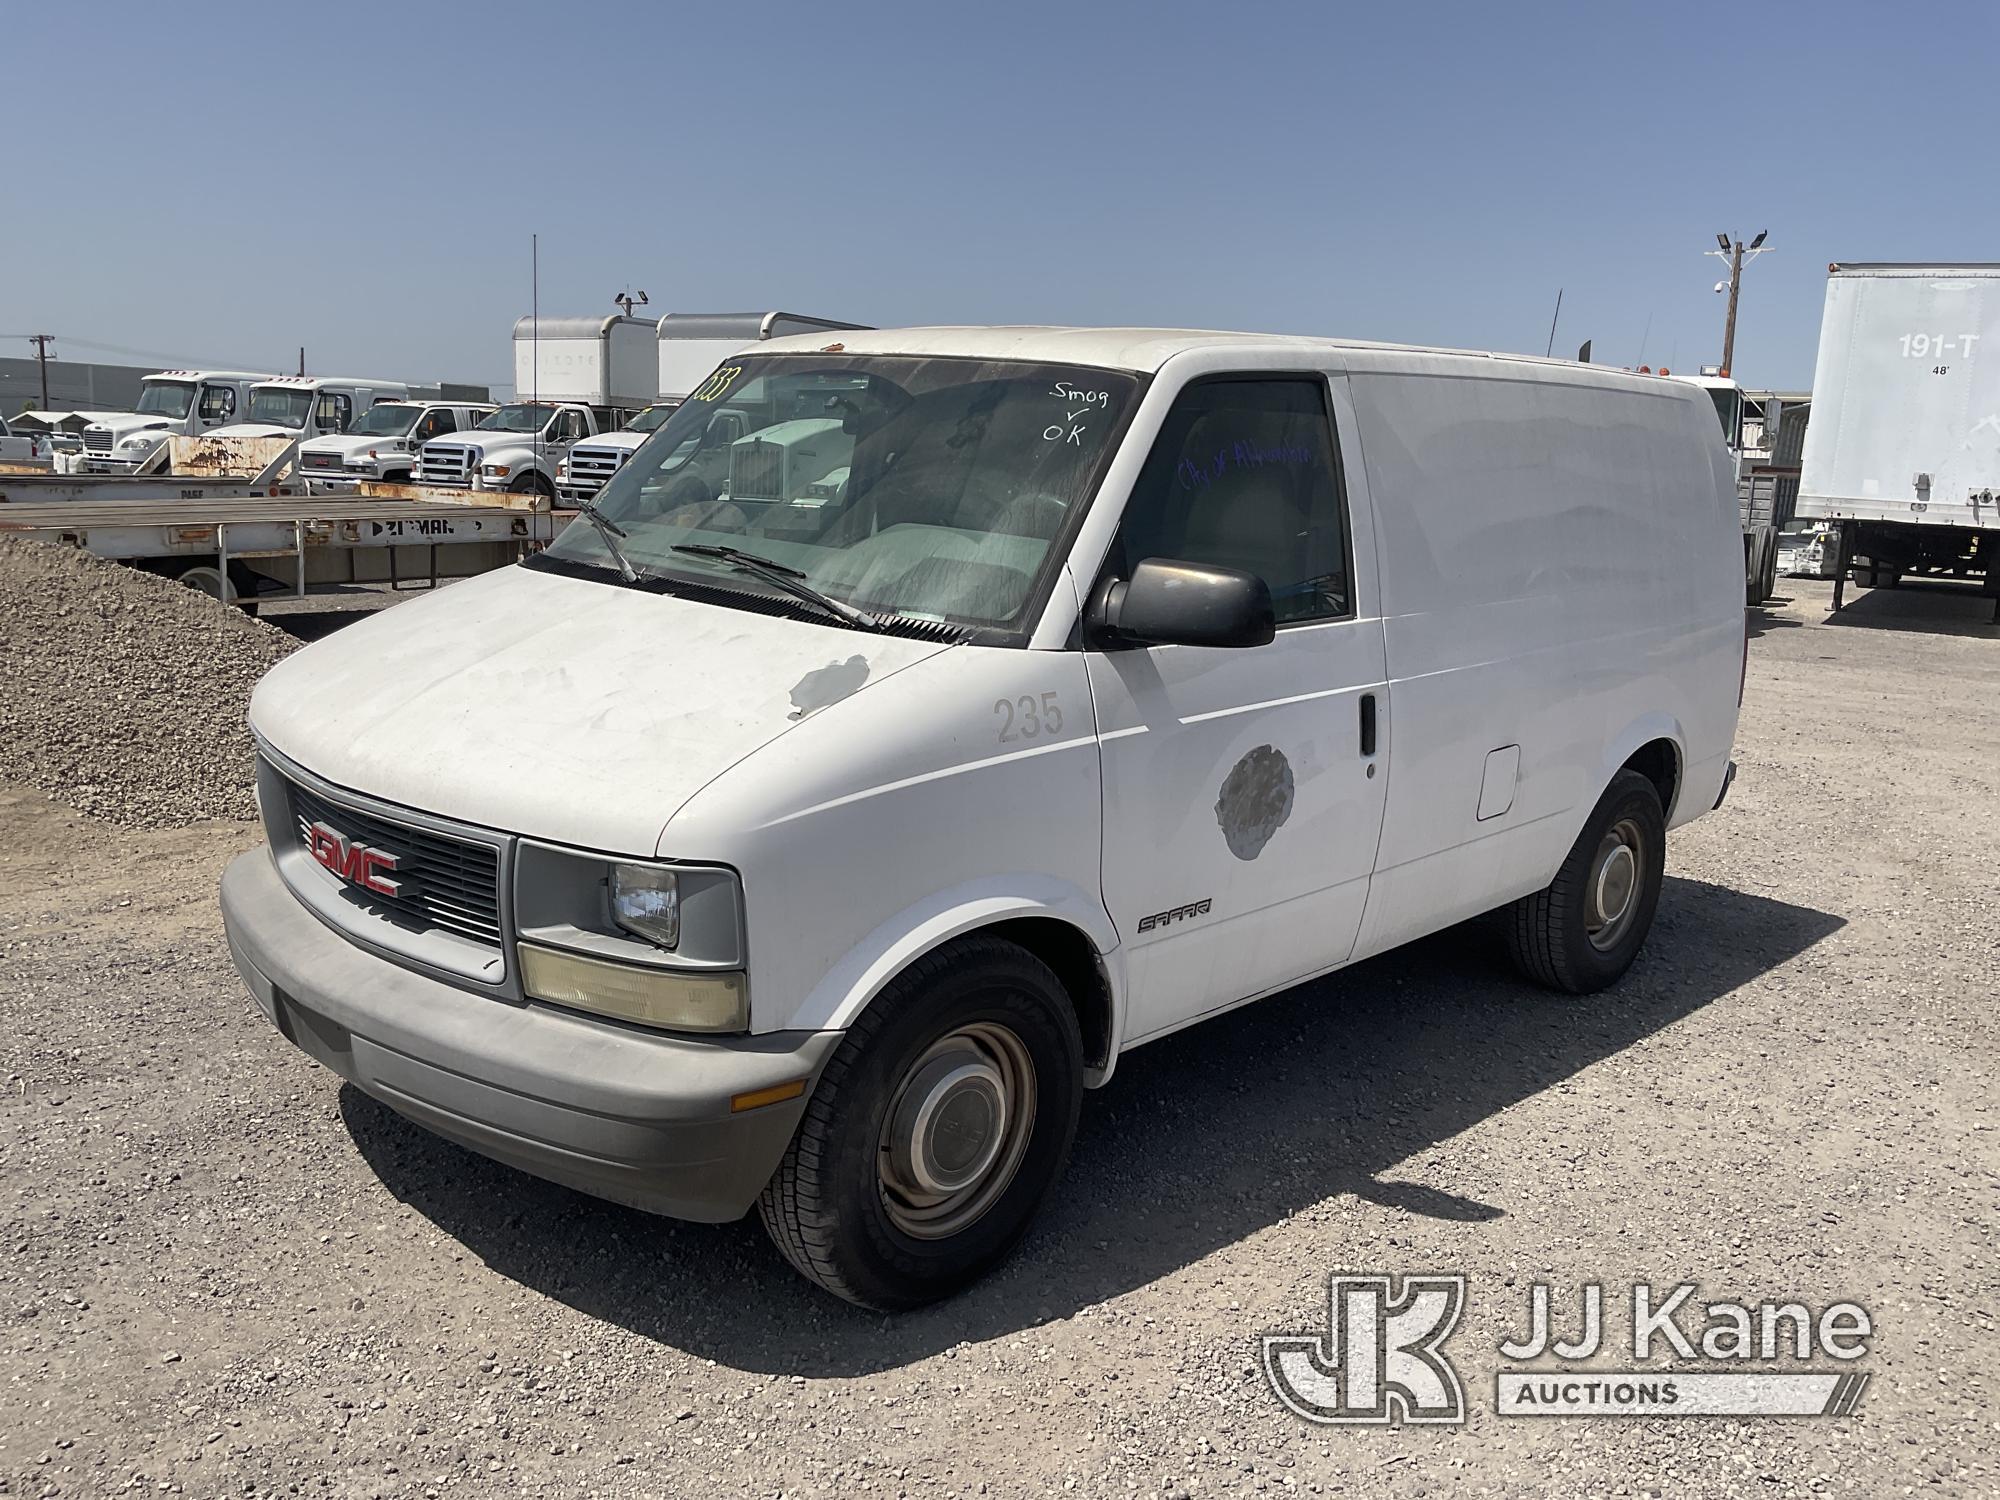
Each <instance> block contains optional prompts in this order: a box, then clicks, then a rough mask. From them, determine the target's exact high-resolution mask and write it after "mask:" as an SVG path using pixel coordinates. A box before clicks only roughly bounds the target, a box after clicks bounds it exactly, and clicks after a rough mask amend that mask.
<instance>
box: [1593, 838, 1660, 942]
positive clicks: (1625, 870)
mask: <svg viewBox="0 0 2000 1500" xmlns="http://www.w3.org/2000/svg"><path fill="white" fill-rule="evenodd" d="M1644 849H1645V836H1644V835H1643V834H1642V833H1640V832H1639V825H1638V824H1636V823H1634V822H1633V821H1632V820H1631V819H1629V818H1621V819H1620V820H1619V821H1618V822H1616V823H1614V824H1612V826H1611V827H1610V828H1609V829H1607V830H1606V831H1605V834H1604V838H1603V841H1602V842H1601V843H1599V844H1598V846H1597V856H1596V858H1595V859H1593V860H1592V861H1591V864H1590V881H1589V888H1588V896H1587V899H1586V902H1585V906H1586V910H1585V913H1584V930H1585V931H1586V932H1587V933H1588V934H1589V936H1590V942H1591V946H1592V947H1594V948H1598V949H1600V950H1602V949H1608V948H1613V947H1616V946H1617V944H1618V941H1619V939H1621V938H1622V937H1624V936H1625V932H1626V929H1627V928H1629V927H1630V926H1631V925H1632V915H1633V913H1634V912H1635V911H1636V910H1637V909H1638V905H1639V882H1640V880H1641V878H1642V876H1641V870H1642V868H1643V867H1642V865H1641V864H1640V856H1641V854H1642V853H1643V852H1644Z"/></svg>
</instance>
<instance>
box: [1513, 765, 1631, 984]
mask: <svg viewBox="0 0 2000 1500" xmlns="http://www.w3.org/2000/svg"><path fill="white" fill-rule="evenodd" d="M1666 833H1667V829H1666V817H1665V815H1664V813H1663V812H1662V811H1661V808H1660V794H1659V792H1658V791H1657V790H1656V789H1655V788H1654V786H1653V783H1652V782H1650V781H1648V780H1647V779H1646V778H1645V777H1643V776H1641V775H1640V774H1639V773H1638V772H1636V771H1620V772H1619V773H1618V774H1617V775H1616V776H1614V777H1612V778H1611V785H1610V786H1609V787H1608V788H1607V789H1606V790H1605V793H1604V795H1603V797H1601V798H1600V799H1599V800H1598V803H1597V806H1596V808H1595V809H1594V810H1593V811H1592V812H1591V815H1590V819H1589V821H1588V822H1586V823H1585V824H1584V826H1583V832H1582V833H1580V834H1578V835H1577V839H1576V843H1575V844H1573V845H1572V846H1571V847H1570V851H1569V856H1568V858H1566V859H1565V860H1564V861H1563V863H1562V868H1561V869H1559V870H1558V871H1557V872H1556V878H1555V879H1554V880H1552V881H1550V882H1549V885H1548V888H1547V889H1546V890H1540V891H1537V892H1535V894H1534V895H1532V896H1523V897H1522V898H1521V899H1520V900H1519V901H1516V902H1515V903H1514V905H1513V908H1512V909H1511V911H1510V912H1509V913H1508V916H1509V922H1508V927H1507V945H1508V948H1509V950H1510V951H1511V952H1512V954H1513V957H1514V962H1515V964H1516V965H1518V966H1519V968H1520V970H1521V972H1522V973H1523V974H1524V975H1526V976H1527V977H1528V978H1529V979H1532V980H1533V981H1534V982H1535V983H1537V984H1540V985H1544V986H1546V987H1547V988H1549V989H1552V990H1564V991H1567V992H1568V993H1570V994H1572V995H1587V994H1589V993H1591V992H1592V991H1595V990H1601V989H1603V988H1604V987H1605V986H1606V985H1609V984H1614V983H1616V982H1617V981H1618V980H1619V979H1620V978H1621V977H1622V976H1623V975H1624V973H1625V971H1626V970H1627V969H1629V968H1631V967H1632V960H1633V959H1635V958H1637V957H1638V956H1639V948H1640V945H1641V944H1643V943H1644V942H1645V941H1646V933H1647V931H1648V930H1649V929H1650V928H1651V927H1652V925H1653V912H1654V910H1655V908H1656V907H1657V906H1658V905H1659V900H1660V882H1661V879H1662V877H1663V876H1664V874H1665V872H1666Z"/></svg>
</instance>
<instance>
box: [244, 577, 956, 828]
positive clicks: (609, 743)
mask: <svg viewBox="0 0 2000 1500" xmlns="http://www.w3.org/2000/svg"><path fill="white" fill-rule="evenodd" d="M945 649H947V648H946V647H944V646H942V645H938V644H934V643H932V642H928V641H913V640H903V639H900V638H897V637H892V636H877V635H863V634H860V633H857V632H855V631H852V630H845V629H841V628H839V627H836V626H830V625H817V624H812V623H808V622H805V621H801V620H792V619H785V618H783V617H778V616H771V615H762V614H752V613H750V612H749V611H747V610H737V609H730V608H727V607H724V606H719V605H711V604H699V603H695V602H692V601H690V600H685V599H675V598H672V597H669V596H664V595H660V594H652V593H645V592H641V591H639V590H636V589H627V588H619V587H616V586H613V585H610V584H603V583H595V582H592V581H589V580H586V579H575V578H563V577H558V576H555V575H552V574H547V573H536V572H530V571H528V570H526V569H524V568H503V569H501V570H499V571H498V572H495V573H489V574H486V575H484V576H482V577H479V578H475V579H471V580H469V581H467V582H465V583H459V584H453V585H451V586H449V587H447V588H445V589H444V590H442V591H440V592H439V593H437V594H434V595H427V596H425V597H423V598H421V599H416V600H412V601H410V602H408V603H405V604H399V605H397V606H396V607H394V608H393V609H388V610H384V611H382V612H381V613H380V614H377V615H373V616H370V617H369V618H367V619H365V620H362V621H359V622H357V623H356V624H353V625H350V626H348V627H347V628H346V629H344V630H341V631H339V632H338V633H336V634H334V635H331V636H328V637H327V638H326V639H324V640H321V641H317V642H315V643H314V644H312V645H310V646H307V647H306V648H304V649H303V650H301V651H297V652H295V653H293V654H292V655H291V656H289V657H287V658H286V659H285V660H284V661H283V662H281V663H279V665H278V666H277V667H275V668H273V669H272V671H271V672H270V673H268V674H267V675H266V676H265V678H264V680H263V681H262V682H261V683H259V684H258V687H257V691H256V694H255V696H254V697H253V698H252V700H251V705H250V722H251V726H252V728H254V729H255V730H256V731H257V733H258V734H259V735H261V736H262V737H263V738H264V739H265V740H266V741H268V742H269V743H270V745H271V746H272V747H273V748H274V749H276V750H277V751H278V752H279V753H280V754H282V755H285V756H287V757H289V758H290V759H292V760H294V761H296V762H298V763H299V764H300V765H302V766H304V767H306V768H307V769H308V770H310V771H313V772H314V773H316V774H317V775H319V776H322V777H324V778H325V779H326V780H328V781H331V782H333V783H334V784H335V785H336V786H343V787H348V788H350V789H352V790H354V791H359V792H366V793H368V794H369V795H371V796H375V797H380V798H382V799H384V800H385V801H389V802H395V803H400V804H402V805H403V806H406V807H413V808H420V809H423V810H425V811H427V812H433V813H437V814H439V815H441V816H444V817H448V818H456V819H459V820H462V821H464V822H468V823H476V824H479V825H480V826H482V827H487V828H496V829H502V830H506V831H509V832H514V833H523V834H529V835H532V836H534V837H537V838H545V839H550V840H554V841H557V842H561V843H567V844H575V845H578V846H581V847H585V848H592V849H602V850H604V851H606V852H608V853H619V854H635V855H644V856H650V855H651V854H652V853H653V851H654V848H655V845H656V844H657V842H658V839H659V836H660V833H661V831H662V830H663V829H664V828H665V827H666V824H667V822H668V820H669V819H670V818H672V816H673V814H674V813H675V812H676V811H677V810H678V809H679V808H680V806H681V804H682V803H684V802H685V801H686V800H687V799H688V798H689V797H691V796H692V795H693V794H694V793H695V792H697V791H699V790H700V789H701V788H702V787H703V786H705V785H707V784H708V783H709V782H710V781H712V780H713V779H714V778H715V777H717V776H719V775H721V774H722V773H723V772H724V771H727V770H728V769H729V768H730V767H731V766H733V765H735V764H736V763H737V762H738V761H739V760H741V759H742V758H743V757H744V756H746V755H748V754H750V753H751V752H752V751H754V750H756V749H758V748H759V747H761V746H763V745H765V744H768V743H769V742H770V741H771V740H773V739H775V738H777V737H778V736H779V735H781V734H784V733H785V732H787V731H788V730H790V729H792V728H794V727H796V725H797V724H798V722H799V721H798V720H796V719H794V718H792V714H793V712H794V710H795V708H796V707H797V704H796V702H795V700H794V698H793V693H794V691H795V690H796V689H797V688H798V687H799V685H800V683H801V682H802V680H803V679H804V678H805V677H806V676H807V675H808V674H810V673H812V672H815V671H817V670H819V669H822V668H824V667H825V666H826V665H827V664H828V663H829V662H841V663H847V662H850V661H852V660H853V659H855V658H857V657H858V658H859V659H860V660H861V662H862V666H863V671H864V676H865V681H864V682H858V683H856V684H855V689H854V690H855V691H865V690H866V688H867V686H871V685H873V684H874V683H876V682H879V681H881V680H882V679H883V678H884V677H887V676H889V675H890V674H892V673H894V672H897V671H900V670H901V669H902V668H904V667H907V666H910V665H912V664H914V663H916V662H919V661H922V660H924V659H925V658H926V657H929V656H934V655H936V654H937V653H938V652H939V651H942V650H945Z"/></svg>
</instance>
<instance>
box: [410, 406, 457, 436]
mask: <svg viewBox="0 0 2000 1500" xmlns="http://www.w3.org/2000/svg"><path fill="white" fill-rule="evenodd" d="M452 426H453V423H452V419H451V413H450V412H449V411H446V410H445V409H443V408H442V407H440V408H438V409H437V410H435V411H427V412H425V413H424V415H423V420H422V421H420V422H418V423H417V431H416V441H417V442H420V443H427V442H429V441H430V440H431V439H432V438H434V437H437V436H439V435H440V434H441V433H446V432H450V431H451V430H452Z"/></svg>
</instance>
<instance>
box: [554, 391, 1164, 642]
mask: <svg viewBox="0 0 2000 1500" xmlns="http://www.w3.org/2000/svg"><path fill="white" fill-rule="evenodd" d="M1142 386H1143V382H1142V381H1141V380H1140V379H1139V378H1138V377H1137V376H1134V375H1130V374H1125V373H1123V372H1119V371H1112V370H1098V369H1090V368H1085V367H1081V366H1073V365H1045V364H1032V363H1024V362H1015V361H1001V360H977V359H956V358H934V357H919V356H913V355H868V356H859V355H842V356H839V357H829V356H827V355H820V354H811V355H773V356H768V357H765V358H757V357H754V356H753V357H750V358H746V359H743V360H742V361H741V362H740V363H737V362H732V363H730V364H727V365H724V366H723V367H722V368H721V369H719V370H717V371H716V372H715V373H714V374H713V375H711V376H710V377H709V378H708V380H707V381H706V382H704V383H703V384H702V385H701V386H699V387H698V388H697V389H696V390H695V392H694V394H693V395H692V396H690V397H689V398H688V399H687V401H686V402H684V403H683V404H682V405H681V406H679V407H678V408H676V410H675V411H674V413H673V415H672V416H671V417H670V418H669V419H668V420H667V421H666V423H665V424H664V425H663V426H661V428H660V429H659V431H657V432H655V433H654V434H653V436H652V437H651V438H649V439H647V441H646V443H645V445H644V446H643V447H641V448H640V449H639V450H638V451H637V452H636V453H634V454H633V455H632V458H631V460H630V461H629V462H628V463H626V465H625V466H624V468H622V469H620V470H619V471H618V473H617V475H616V476H615V477H613V478H612V479H611V480H610V481H609V482H608V483H607V484H606V485H605V487H604V489H603V490H602V491H601V492H600V493H599V496H598V500H597V509H598V511H599V512H600V513H601V514H602V515H603V516H605V517H606V518H608V519H609V520H610V521H611V522H612V523H613V524H614V525H616V526H617V527H619V528H621V529H622V531H623V532H624V537H623V539H622V540H621V542H620V543H619V545H620V547H621V549H622V550H623V551H624V553H625V554H626V556H627V557H628V558H629V559H630V561H631V562H632V564H633V565H634V566H635V567H636V568H638V569H640V570H642V571H644V572H647V573H651V574H657V575H659V576H661V577H664V578H666V579H668V580H674V579H681V580H686V581H690V582H699V583H702V584H706V585H708V586H709V587H711V588H713V587H718V586H719V587H723V588H730V589H740V590H742V591H744V592H748V593H758V594H762V593H765V592H767V590H765V589H764V588H763V586H762V585H760V584H759V583H758V582H757V580H756V579H755V578H754V577H750V576H746V575H745V574H744V573H743V572H741V571H740V570H737V569H733V568H732V567H731V565H730V563H729V561H728V560H727V559H724V558H713V559H709V558H702V557H698V556H691V555H689V554H687V553H685V552H677V551H676V550H675V548H676V547H682V546H689V545H693V546H703V547H728V548H734V549H737V550H739V551H741V552H745V553H751V554H754V555H756V556H757V557H760V558H765V559H769V560H771V561H773V562H776V563H779V564H780V565H781V566H783V567H784V568H788V569H796V570H797V571H798V572H799V573H801V574H803V575H804V579H805V581H806V582H807V583H809V584H810V585H811V586H812V587H813V588H815V589H817V590H819V591H820V592H821V593H823V594H826V595H828V596H830V597H832V598H833V599H835V600H838V601H840V602H841V603H843V604H850V605H853V606H855V607H856V608H859V609H862V610H865V611H868V612H870V613H872V614H877V615H897V616H902V617H906V618H911V619H918V620H935V621H948V622H952V623H957V624H962V625H967V626H972V627H990V628H996V629H1003V630H1004V629H1018V628H1020V627H1021V626H1022V625H1023V623H1024V619H1023V617H1024V616H1025V614H1026V612H1027V610H1028V609H1029V607H1030V605H1031V603H1032V602H1033V600H1034V598H1035V595H1036V592H1037V584H1038V582H1039V581H1040V580H1041V579H1042V577H1043V576H1044V572H1045V569H1046V568H1047V567H1050V566H1053V564H1054V563H1055V562H1056V561H1057V559H1056V558H1055V557H1054V556H1052V549H1053V548H1054V546H1055V544H1056V542H1057V540H1058V538H1062V537H1067V535H1068V534H1069V530H1068V523H1069V521H1070V520H1071V519H1072V518H1073V517H1075V516H1076V515H1077V514H1079V513H1080V511H1081V510H1082V508H1083V506H1084V504H1085V503H1086V502H1087V501H1088V499H1089V498H1090V495H1091V492H1092V490H1093V489H1094V488H1095V487H1096V484H1097V480H1098V477H1099V476H1100V474H1101V473H1102V472H1103V468H1104V465H1105V462H1106V461H1107V460H1108V458H1109V457H1110V454H1111V453H1112V451H1113V450H1114V448H1115V447H1116V445H1117V439H1118V437H1119V435H1120V433H1121V432H1122V430H1123V427H1124V423H1125V420H1126V419H1127V418H1128V417H1129V416H1130V415H1131V412H1132V409H1133V407H1134V406H1136V405H1137V403H1138V397H1139V394H1140V391H1141V389H1142ZM548 555H549V556H550V557H551V558H553V559H557V560H567V561H572V562H582V563H589V564H593V565H596V566H599V567H605V568H615V567H616V559H615V558H613V557H612V556H611V554H610V553H609V552H608V551H607V549H606V547H605V544H604V541H603V539H602V537H601V536H600V534H599V533H598V531H597V530H596V528H595V527H593V526H591V525H587V524H576V525H571V526H570V527H569V528H567V529H566V530H565V531H564V532H563V533H562V534H561V535H560V536H559V537H557V539H556V540H555V542H554V543H553V544H552V545H551V547H550V548H549V554H548Z"/></svg>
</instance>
